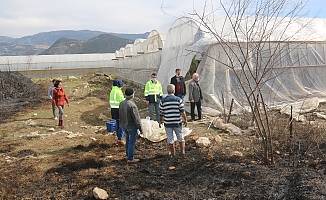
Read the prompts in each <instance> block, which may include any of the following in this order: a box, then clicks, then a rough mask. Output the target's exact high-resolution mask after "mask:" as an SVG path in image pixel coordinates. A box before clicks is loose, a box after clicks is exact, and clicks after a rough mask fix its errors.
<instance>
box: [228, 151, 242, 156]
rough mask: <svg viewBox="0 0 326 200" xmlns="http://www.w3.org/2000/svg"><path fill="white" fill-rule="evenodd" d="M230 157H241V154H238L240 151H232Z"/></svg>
mask: <svg viewBox="0 0 326 200" xmlns="http://www.w3.org/2000/svg"><path fill="white" fill-rule="evenodd" d="M230 157H243V153H242V152H240V151H233V152H232V153H231V154H230Z"/></svg>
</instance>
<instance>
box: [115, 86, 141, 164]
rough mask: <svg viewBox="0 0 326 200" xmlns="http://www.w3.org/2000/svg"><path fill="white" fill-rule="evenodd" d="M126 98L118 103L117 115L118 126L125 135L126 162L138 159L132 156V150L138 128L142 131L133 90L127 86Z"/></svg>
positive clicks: (133, 149)
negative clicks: (118, 119)
mask: <svg viewBox="0 0 326 200" xmlns="http://www.w3.org/2000/svg"><path fill="white" fill-rule="evenodd" d="M125 96H126V99H125V100H124V101H122V102H121V103H120V106H119V117H120V127H121V128H122V129H123V131H124V133H125V135H126V154H127V157H128V161H127V162H128V163H135V162H138V161H139V159H135V158H134V151H135V145H136V140H137V137H138V130H139V131H140V133H142V132H143V131H142V127H141V121H140V116H139V112H138V108H137V105H136V104H135V102H134V101H133V98H134V90H133V89H132V88H127V89H126V91H125Z"/></svg>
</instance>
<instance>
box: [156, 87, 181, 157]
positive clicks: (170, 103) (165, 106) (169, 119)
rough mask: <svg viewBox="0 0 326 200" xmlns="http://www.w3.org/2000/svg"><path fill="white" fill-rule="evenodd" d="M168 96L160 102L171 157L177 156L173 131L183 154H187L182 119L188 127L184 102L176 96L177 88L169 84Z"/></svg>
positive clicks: (161, 116) (161, 120)
mask: <svg viewBox="0 0 326 200" xmlns="http://www.w3.org/2000/svg"><path fill="white" fill-rule="evenodd" d="M167 92H168V95H167V96H166V97H164V98H163V99H162V100H161V102H160V123H159V126H160V128H161V124H162V123H163V118H164V127H165V132H166V136H167V142H168V144H169V148H170V155H171V156H175V146H174V137H173V131H174V132H175V134H176V136H177V140H178V142H179V145H180V150H181V153H182V154H183V155H184V154H185V140H184V137H183V134H182V133H183V132H182V118H183V120H184V125H185V127H186V126H187V116H186V112H185V110H184V105H183V101H182V99H181V98H180V97H177V96H174V92H175V86H174V85H173V84H169V85H168V86H167Z"/></svg>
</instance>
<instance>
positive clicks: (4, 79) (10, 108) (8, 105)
mask: <svg viewBox="0 0 326 200" xmlns="http://www.w3.org/2000/svg"><path fill="white" fill-rule="evenodd" d="M39 91H40V86H39V85H37V84H35V83H34V82H33V81H32V80H30V79H29V78H27V77H25V76H23V75H22V74H20V73H19V72H11V71H6V72H1V71H0V121H1V120H5V119H8V118H9V117H10V116H12V115H13V114H14V113H16V112H19V111H20V110H21V109H23V108H24V107H26V106H27V105H30V104H31V103H39V102H40V98H39V96H40V95H39ZM30 106H31V105H30Z"/></svg>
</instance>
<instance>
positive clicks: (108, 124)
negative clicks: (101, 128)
mask: <svg viewBox="0 0 326 200" xmlns="http://www.w3.org/2000/svg"><path fill="white" fill-rule="evenodd" d="M115 126H116V121H115V120H114V121H110V122H106V130H108V131H110V132H113V131H115Z"/></svg>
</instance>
